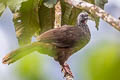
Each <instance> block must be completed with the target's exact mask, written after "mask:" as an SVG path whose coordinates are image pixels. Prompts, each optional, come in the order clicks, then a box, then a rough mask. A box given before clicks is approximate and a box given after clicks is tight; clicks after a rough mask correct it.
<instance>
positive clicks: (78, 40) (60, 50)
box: [2, 12, 91, 77]
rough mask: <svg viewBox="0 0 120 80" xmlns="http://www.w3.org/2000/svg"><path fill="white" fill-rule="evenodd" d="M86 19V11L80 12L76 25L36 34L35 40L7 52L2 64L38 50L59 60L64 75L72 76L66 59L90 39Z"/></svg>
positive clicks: (9, 62)
mask: <svg viewBox="0 0 120 80" xmlns="http://www.w3.org/2000/svg"><path fill="white" fill-rule="evenodd" d="M88 20H89V15H88V13H87V12H81V13H80V14H79V15H78V17H77V20H76V25H74V26H73V25H63V26H61V27H59V28H54V29H50V30H48V31H46V32H44V33H42V34H41V35H40V36H38V37H37V42H33V43H31V44H29V45H26V46H24V47H21V48H18V49H16V50H14V51H12V52H10V53H9V54H7V55H6V56H5V57H4V58H3V61H2V62H3V63H4V64H11V63H13V62H15V61H17V60H18V59H19V58H22V57H23V55H27V54H29V53H30V52H33V51H38V52H40V53H43V54H47V55H49V56H51V57H53V58H54V60H55V61H57V62H59V64H60V65H61V66H62V71H63V72H64V77H66V76H68V75H69V76H72V77H73V74H72V71H71V70H70V67H69V65H68V64H67V63H66V61H67V60H68V58H69V57H70V56H71V55H73V54H74V53H76V52H77V51H79V50H81V49H82V48H83V47H84V46H85V45H87V44H88V42H89V41H90V38H91V34H90V30H89V27H88V25H87V21H88ZM42 49H44V50H42ZM21 51H23V53H21Z"/></svg>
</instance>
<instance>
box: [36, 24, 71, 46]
mask: <svg viewBox="0 0 120 80" xmlns="http://www.w3.org/2000/svg"><path fill="white" fill-rule="evenodd" d="M71 27H72V26H69V25H64V26H62V27H61V28H55V29H51V30H48V31H47V32H44V33H43V34H41V35H40V36H39V37H38V38H37V39H38V41H40V42H47V43H52V44H55V45H56V46H58V47H69V46H70V44H68V41H66V40H67V39H66V38H67V36H68V35H69V34H67V31H68V30H69V29H70V28H71Z"/></svg>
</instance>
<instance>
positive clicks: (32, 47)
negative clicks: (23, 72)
mask: <svg viewBox="0 0 120 80" xmlns="http://www.w3.org/2000/svg"><path fill="white" fill-rule="evenodd" d="M34 51H38V52H39V53H42V54H47V55H49V56H54V55H55V53H56V52H55V46H53V45H51V44H48V43H43V42H34V43H32V44H29V45H26V46H24V47H21V48H18V49H16V50H14V51H12V52H10V53H9V54H7V55H6V56H5V57H4V58H3V61H2V63H3V64H11V63H14V62H16V61H17V60H19V59H21V58H22V57H24V56H26V55H28V54H30V53H32V52H34Z"/></svg>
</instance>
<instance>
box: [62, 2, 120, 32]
mask: <svg viewBox="0 0 120 80" xmlns="http://www.w3.org/2000/svg"><path fill="white" fill-rule="evenodd" d="M64 1H65V2H67V3H69V4H70V5H73V6H75V7H77V8H80V9H84V10H86V11H88V12H90V13H91V14H94V15H96V16H98V17H100V18H102V19H103V20H104V21H106V22H108V23H109V24H110V25H112V26H113V27H114V28H116V29H117V30H119V31H120V20H118V19H115V18H114V17H113V16H111V15H110V14H108V13H106V12H105V11H104V10H103V9H101V8H100V7H98V6H96V5H93V4H91V3H88V2H85V1H82V0H64Z"/></svg>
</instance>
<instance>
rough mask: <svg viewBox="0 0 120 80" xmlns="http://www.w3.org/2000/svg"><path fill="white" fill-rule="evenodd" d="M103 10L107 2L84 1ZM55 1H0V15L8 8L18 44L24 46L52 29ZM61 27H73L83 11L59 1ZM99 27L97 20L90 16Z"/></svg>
mask: <svg viewBox="0 0 120 80" xmlns="http://www.w3.org/2000/svg"><path fill="white" fill-rule="evenodd" d="M85 1H87V2H90V3H92V4H96V5H98V6H100V7H101V8H104V5H105V3H107V0H102V1H101V0H85ZM56 2H57V0H0V7H1V9H0V14H2V12H3V11H4V9H5V8H6V7H7V6H8V7H9V8H10V9H11V10H12V12H13V14H14V24H15V28H16V33H17V37H18V40H19V44H20V45H21V46H22V45H25V44H29V43H30V42H31V38H32V36H38V35H40V34H41V33H42V32H45V31H47V30H49V29H51V28H53V27H54V19H55V12H54V11H55V9H54V5H55V4H56ZM61 7H62V25H64V24H69V25H75V24H76V23H75V22H76V17H77V15H78V14H79V13H80V12H81V11H84V10H82V9H81V10H80V9H77V8H75V7H73V6H71V5H69V4H67V3H65V2H64V0H61ZM91 16H92V17H93V19H94V20H95V22H96V28H98V25H99V18H97V17H96V16H94V15H91Z"/></svg>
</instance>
